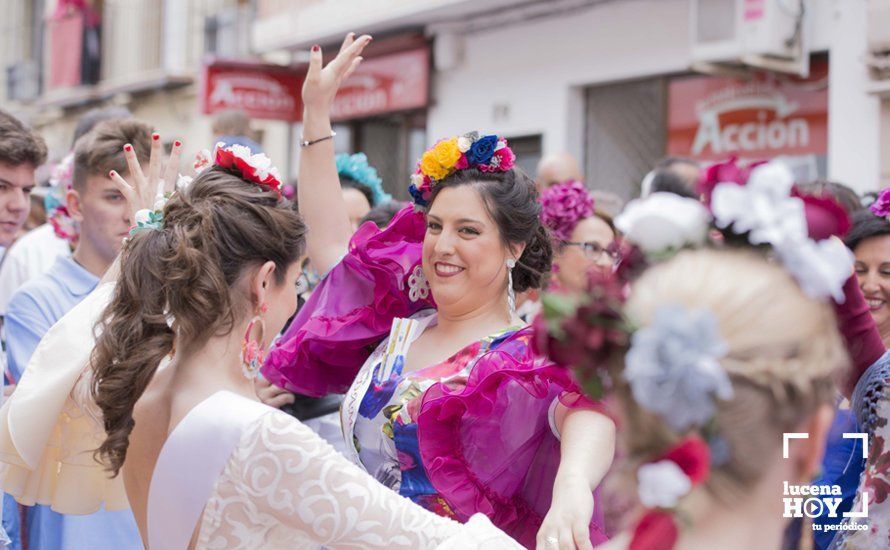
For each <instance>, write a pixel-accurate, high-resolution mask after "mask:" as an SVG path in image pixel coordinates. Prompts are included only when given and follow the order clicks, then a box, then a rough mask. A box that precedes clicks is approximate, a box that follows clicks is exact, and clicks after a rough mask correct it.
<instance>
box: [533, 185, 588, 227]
mask: <svg viewBox="0 0 890 550" xmlns="http://www.w3.org/2000/svg"><path fill="white" fill-rule="evenodd" d="M592 215H593V197H591V196H590V193H589V192H588V191H587V188H586V187H584V184H583V183H581V182H579V181H574V180H573V181H567V182H565V183H560V184H557V185H554V186H553V187H550V188H549V189H547V190H546V191H544V193H543V194H542V195H541V223H543V224H544V225H545V226H547V228H549V229H550V231H551V232H552V233H553V235H554V236H555V237H556V238H558V239H560V240H563V241H568V240H570V239H571V238H572V231H574V230H575V227H576V226H577V225H578V222H580V221H581V220H583V219H584V218H589V217H590V216H592Z"/></svg>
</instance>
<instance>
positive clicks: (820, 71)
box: [0, 0, 890, 199]
mask: <svg viewBox="0 0 890 550" xmlns="http://www.w3.org/2000/svg"><path fill="white" fill-rule="evenodd" d="M59 3H62V4H69V3H78V2H72V1H70V0H69V2H63V0H41V1H38V2H21V1H18V2H17V1H13V0H0V4H5V7H7V8H8V10H7V13H12V14H13V16H14V17H15V18H18V19H20V20H21V21H23V22H24V23H23V24H22V25H19V27H20V28H21V29H23V30H22V31H21V32H19V33H18V34H17V35H16V37H15V38H11V37H9V36H8V37H7V38H6V42H7V44H6V45H4V47H3V50H4V51H3V54H2V55H3V58H2V59H0V61H2V62H4V63H5V64H6V67H7V70H6V72H5V73H4V75H3V77H4V78H5V79H6V81H5V84H6V85H5V86H4V91H5V92H6V98H7V101H5V102H4V104H11V105H13V106H14V109H13V110H16V109H19V110H20V111H21V112H24V113H26V114H27V116H28V117H29V118H30V119H31V120H32V122H34V123H35V124H36V125H37V126H38V127H40V128H41V129H43V130H44V132H45V133H46V134H47V135H48V136H49V137H50V140H51V143H52V145H53V147H54V149H55V148H61V147H62V146H64V145H65V144H66V143H67V141H66V140H67V139H70V129H71V128H72V127H73V123H74V121H75V120H76V117H77V116H78V115H79V113H81V112H83V110H85V109H86V108H88V107H89V106H94V105H96V104H102V103H117V104H122V105H126V106H128V107H129V108H130V109H131V110H132V111H134V112H135V113H136V114H137V116H141V117H143V118H145V119H147V120H151V121H152V122H154V123H155V124H156V125H157V126H158V128H159V130H160V131H161V132H162V133H163V134H164V135H165V136H176V137H182V138H184V140H185V141H186V143H187V145H189V146H192V147H193V148H201V147H208V146H210V145H211V143H210V141H211V140H212V136H211V135H210V134H211V133H210V118H209V117H208V116H207V115H204V114H202V111H201V108H200V103H201V90H200V86H201V83H200V78H199V77H198V74H199V72H200V71H199V66H200V64H201V60H202V59H203V58H204V56H206V55H207V54H213V55H216V56H218V57H225V58H238V59H242V60H245V59H246V60H253V61H260V60H262V61H265V62H269V61H271V62H275V63H281V64H285V65H288V66H290V67H292V68H293V69H294V70H296V71H298V72H299V71H300V70H305V69H304V67H305V62H306V59H307V52H308V49H309V48H310V47H311V46H312V45H313V44H320V45H322V46H323V47H324V49H325V52H326V54H327V55H331V54H332V53H333V52H335V51H336V48H337V46H338V44H339V41H340V40H341V39H342V36H343V35H344V34H345V33H346V32H349V31H356V32H370V33H372V34H374V36H375V41H374V43H373V44H372V45H371V46H370V47H369V48H368V49H367V51H366V55H365V56H364V57H365V62H364V63H363V66H362V68H361V69H360V71H359V72H358V73H356V75H354V76H353V77H352V78H351V79H350V80H349V82H348V83H347V86H346V89H345V90H344V91H343V93H341V94H340V97H339V98H338V105H337V108H336V111H337V112H336V113H335V116H336V118H337V128H336V130H337V133H338V135H337V138H336V146H337V148H338V150H339V151H343V152H353V151H359V150H361V151H364V152H366V153H367V154H368V157H369V159H370V160H371V163H372V164H374V165H375V166H377V167H378V170H379V171H380V173H381V175H382V176H383V179H384V182H385V186H386V187H387V189H388V190H389V191H390V192H392V193H393V194H394V195H396V196H397V197H402V198H405V196H406V195H405V191H404V188H405V184H406V180H407V174H408V173H409V172H410V171H411V170H412V169H413V167H414V162H415V160H416V158H417V157H418V156H419V155H420V153H422V151H423V150H424V148H425V147H426V146H428V145H429V144H430V143H431V142H433V141H434V140H435V139H438V138H441V137H443V136H448V135H454V134H457V133H461V132H465V131H468V130H471V129H479V130H483V131H492V132H497V133H499V134H502V135H505V136H507V137H508V138H510V140H511V143H512V145H513V147H514V149H515V150H516V151H517V153H518V156H519V161H520V165H521V166H523V167H524V168H526V169H527V170H529V171H533V170H534V166H535V164H536V162H537V160H538V159H539V158H540V157H541V156H542V155H544V154H547V153H553V152H562V151H567V152H570V153H572V154H573V155H575V156H576V157H577V158H578V159H579V161H581V163H582V165H583V166H584V171H585V174H586V179H587V183H588V185H589V186H590V187H593V188H595V189H601V190H605V191H611V192H614V193H616V194H617V195H619V196H620V197H622V198H624V199H628V198H630V197H632V196H634V195H635V194H636V193H638V191H639V183H640V180H641V179H642V177H643V175H644V174H645V173H646V172H647V171H648V170H649V169H650V168H651V167H652V165H653V164H654V163H655V162H656V161H657V160H658V159H660V158H662V157H663V156H665V155H676V156H690V157H693V158H697V159H700V160H702V161H703V162H709V161H712V160H715V159H717V158H725V157H727V156H730V155H736V156H739V157H742V158H764V157H783V158H786V159H788V160H789V162H791V164H792V165H793V167H794V169H795V170H796V171H797V173H798V174H799V176H800V178H801V179H813V178H827V179H832V180H836V181H840V182H843V183H846V184H848V185H850V186H851V187H853V188H855V189H857V190H859V191H875V190H877V189H879V188H881V187H882V186H886V185H890V149H888V143H890V100H885V99H884V98H885V97H888V96H890V63H885V62H884V57H883V55H884V54H885V53H886V52H887V51H890V31H886V30H885V29H890V5H888V4H890V0H546V1H545V0H255V1H253V2H247V1H235V0H182V1H176V0H104V2H97V4H98V5H99V7H100V8H101V33H100V34H99V36H100V38H101V55H100V56H99V62H100V63H101V67H100V69H99V70H98V73H97V72H96V71H95V70H94V71H93V72H92V73H90V71H88V70H84V69H82V70H80V72H79V74H75V71H71V70H70V67H69V64H66V63H59V62H55V63H54V62H53V55H55V57H56V58H57V59H61V58H62V57H64V56H63V54H64V53H65V52H64V51H61V52H60V50H59V49H58V47H57V45H56V37H62V38H64V36H65V32H66V31H65V28H64V25H59V24H57V23H53V17H54V16H57V15H58V4H59ZM79 3H83V2H79ZM50 4H52V5H50ZM882 17H886V19H882ZM29 21H30V23H28V22H29ZM881 21H885V22H886V23H887V24H881ZM10 24H11V23H10ZM67 32H68V33H71V30H70V29H68V31H67ZM884 35H887V36H884ZM41 49H42V51H41ZM81 50H83V51H86V50H85V49H84V48H83V47H81ZM69 53H70V52H69ZM82 59H86V56H85V55H82ZM90 59H92V58H90ZM82 65H83V64H82ZM64 67H68V68H69V70H68V71H67V72H66V71H64V70H63V68H64ZM301 67H303V69H301ZM885 67H886V70H883V69H884V68H885ZM35 71H36V72H37V73H38V74H39V75H40V79H39V85H38V86H36V87H35V86H34V85H33V78H32V79H31V80H29V75H32V76H33V75H34V74H35ZM96 74H98V78H97V77H96V76H95V75H96ZM885 76H886V78H887V79H886V80H884V78H885ZM78 77H79V78H80V80H81V82H79V83H78V82H77V78H78ZM90 78H92V79H93V80H95V82H94V83H89V82H88V81H89V79H90ZM35 90H36V91H35ZM10 99H12V100H13V101H12V102H11V103H9V100H10ZM298 109H299V108H298ZM296 118H297V121H296V123H294V124H291V123H290V122H283V121H276V120H268V121H257V122H256V126H257V128H258V129H259V130H260V132H261V141H262V144H263V147H264V149H265V150H266V151H267V152H268V153H269V154H270V155H271V156H272V157H273V158H274V159H276V161H277V162H278V164H280V165H282V168H285V169H286V170H287V171H288V172H289V173H290V174H291V175H294V174H295V173H296V166H297V163H298V156H299V151H298V147H295V143H296V141H297V140H298V139H299V137H300V135H301V132H300V125H299V120H298V119H299V114H297V115H296ZM66 136H67V137H66ZM280 159H283V160H280Z"/></svg>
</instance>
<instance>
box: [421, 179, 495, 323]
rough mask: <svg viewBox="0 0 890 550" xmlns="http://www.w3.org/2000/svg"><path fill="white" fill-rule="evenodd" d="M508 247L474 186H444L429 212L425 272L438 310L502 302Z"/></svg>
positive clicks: (471, 308) (461, 310)
mask: <svg viewBox="0 0 890 550" xmlns="http://www.w3.org/2000/svg"><path fill="white" fill-rule="evenodd" d="M507 257H508V252H507V249H506V247H505V246H504V245H503V243H502V242H501V235H500V231H499V230H498V226H497V224H496V223H495V221H494V220H493V219H492V218H491V216H490V215H489V213H488V210H487V209H486V208H485V204H484V202H483V200H482V196H481V195H480V194H479V192H478V191H477V190H476V189H475V187H474V186H473V185H459V186H455V187H448V188H445V189H442V191H441V192H440V193H439V194H438V195H437V196H436V200H435V201H434V202H433V204H432V205H431V206H430V209H429V212H428V213H427V229H426V236H425V237H424V239H423V271H424V273H425V274H426V276H427V279H428V280H429V284H430V290H431V291H432V294H433V298H434V299H435V300H436V305H437V306H438V307H439V309H440V310H447V311H448V312H449V314H451V315H461V314H466V313H469V312H472V311H474V310H476V309H478V308H480V307H483V306H485V305H486V304H490V303H493V302H494V301H496V300H503V301H504V304H505V307H506V297H505V296H506V289H507V269H506V261H507Z"/></svg>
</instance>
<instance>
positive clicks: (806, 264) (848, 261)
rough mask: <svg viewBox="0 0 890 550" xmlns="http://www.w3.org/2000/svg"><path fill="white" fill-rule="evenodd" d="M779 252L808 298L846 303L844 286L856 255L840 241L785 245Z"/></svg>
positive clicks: (777, 249)
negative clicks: (828, 299) (829, 299)
mask: <svg viewBox="0 0 890 550" xmlns="http://www.w3.org/2000/svg"><path fill="white" fill-rule="evenodd" d="M776 252H777V254H778V256H779V259H780V260H781V261H782V264H783V265H784V266H785V268H786V269H787V270H788V271H789V272H791V275H793V276H794V278H795V279H797V283H798V284H799V285H800V288H801V289H803V291H804V292H805V293H807V295H808V296H810V297H811V298H815V299H823V298H829V297H830V298H832V299H833V300H834V301H835V302H837V303H843V302H844V283H845V282H846V280H847V279H848V278H849V277H850V273H852V271H853V253H852V252H850V250H849V249H848V248H847V247H846V246H844V243H842V242H841V241H840V240H839V239H834V238H831V239H825V240H823V241H819V242H816V241H814V240H812V239H803V240H801V241H798V242H786V243H784V244H783V245H782V246H779V247H777V248H776Z"/></svg>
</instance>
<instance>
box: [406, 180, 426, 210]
mask: <svg viewBox="0 0 890 550" xmlns="http://www.w3.org/2000/svg"><path fill="white" fill-rule="evenodd" d="M408 192H409V193H411V197H412V198H413V199H414V204H416V205H417V206H429V201H427V200H426V199H424V198H423V191H421V190H420V189H418V188H417V186H416V185H414V184H413V183H412V184H411V185H409V186H408Z"/></svg>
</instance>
